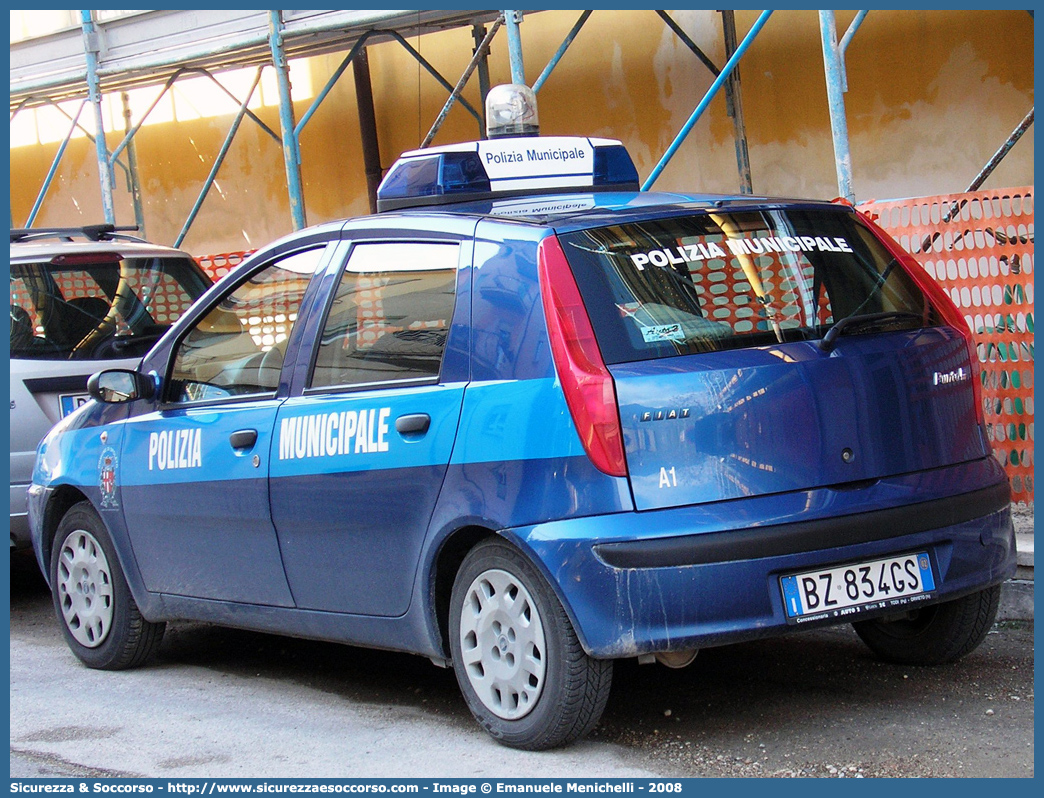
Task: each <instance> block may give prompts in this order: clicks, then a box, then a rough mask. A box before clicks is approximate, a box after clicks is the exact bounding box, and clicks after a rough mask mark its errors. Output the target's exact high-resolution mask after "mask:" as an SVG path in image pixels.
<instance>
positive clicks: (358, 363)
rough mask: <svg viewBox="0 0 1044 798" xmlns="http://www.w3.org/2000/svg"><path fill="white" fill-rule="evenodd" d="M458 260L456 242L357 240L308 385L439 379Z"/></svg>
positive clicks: (320, 343)
mask: <svg viewBox="0 0 1044 798" xmlns="http://www.w3.org/2000/svg"><path fill="white" fill-rule="evenodd" d="M458 258H459V246H458V245H457V244H434V243H413V242H411V243H374V244H357V245H356V246H355V247H354V248H353V249H352V252H351V255H350V257H349V259H348V263H347V264H346V265H345V269H344V272H343V273H342V274H341V280H340V283H339V284H338V286H337V292H336V294H335V295H334V297H333V302H332V304H331V307H330V311H329V314H328V315H327V319H326V324H325V325H324V327H323V332H322V337H321V338H320V341H319V347H318V353H317V355H316V362H315V368H314V371H313V373H312V379H311V383H310V385H309V387H311V388H327V387H337V386H360V385H379V384H382V383H389V382H395V383H400V382H403V381H409V382H415V381H433V380H436V379H438V376H439V371H440V369H441V367H442V354H443V351H444V350H445V348H446V339H447V337H448V335H449V328H450V322H451V320H452V318H453V305H454V299H455V295H456V281H457V262H458Z"/></svg>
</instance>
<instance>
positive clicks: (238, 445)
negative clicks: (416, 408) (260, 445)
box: [228, 429, 257, 449]
mask: <svg viewBox="0 0 1044 798" xmlns="http://www.w3.org/2000/svg"><path fill="white" fill-rule="evenodd" d="M228 442H229V443H231V444H232V448H233V449H249V448H250V447H251V446H253V445H254V444H255V443H257V430H256V429H241V430H236V431H235V432H233V433H232V434H231V435H229V436H228Z"/></svg>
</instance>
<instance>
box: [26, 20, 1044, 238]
mask: <svg viewBox="0 0 1044 798" xmlns="http://www.w3.org/2000/svg"><path fill="white" fill-rule="evenodd" d="M526 13H534V12H526ZM592 13H593V12H592V11H584V12H583V13H582V14H581V15H580V17H579V19H578V20H577V21H576V23H575V24H574V25H573V26H572V28H571V29H570V30H569V32H568V33H567V34H566V36H565V38H564V40H563V41H562V44H561V45H560V47H559V48H558V50H557V51H556V52H555V54H554V55H553V56H552V57H551V59H550V61H549V62H548V63H547V65H546V66H545V67H544V68H543V70H542V71H541V72H540V74H539V77H538V78H537V79H536V81H535V82H534V83H533V85H532V88H533V90H534V92H539V91H540V90H541V89H542V88H543V87H544V86H545V84H546V83H547V81H548V79H549V78H550V77H551V75H552V73H553V71H554V69H555V68H556V67H557V66H558V64H559V63H560V61H561V60H562V58H563V57H564V56H565V55H566V53H567V51H568V49H569V47H570V45H571V44H572V43H573V41H574V40H575V39H576V38H577V36H578V35H580V34H581V31H582V28H583V27H584V25H585V23H586V22H587V20H588V19H589V18H590V16H591V15H592ZM650 13H656V14H657V15H659V17H660V18H661V20H662V21H663V23H664V24H665V25H666V26H667V27H668V28H669V29H670V30H671V31H672V32H673V33H674V34H675V35H676V36H677V37H678V38H679V40H680V41H681V42H682V43H683V44H684V45H685V46H686V47H687V48H688V49H689V50H690V51H692V53H693V54H694V56H695V57H696V58H697V60H699V61H700V62H701V64H702V65H703V66H704V67H706V68H707V69H708V70H709V71H710V72H711V74H713V75H714V81H713V83H712V84H711V86H710V88H709V90H708V91H707V93H706V94H705V96H704V97H703V99H702V100H700V102H699V103H698V104H697V106H696V108H695V109H694V110H693V112H692V115H691V116H690V117H689V119H688V120H687V121H686V123H685V124H684V125H683V126H682V129H681V130H680V131H679V133H678V135H677V136H676V138H675V139H674V141H673V142H672V143H671V145H670V146H669V147H668V148H667V150H666V151H665V152H664V154H663V156H662V157H661V158H660V160H659V162H658V163H657V165H656V167H655V168H654V169H653V171H652V173H651V174H650V175H649V177H648V178H647V179H646V180H645V182H644V184H643V186H642V189H643V190H648V189H650V188H651V187H652V185H653V183H654V182H655V181H656V180H657V178H658V177H659V176H660V174H661V173H662V172H663V170H664V168H665V167H666V166H667V164H668V162H669V161H670V160H671V158H672V157H673V156H674V154H675V153H676V152H677V151H678V149H679V148H680V147H681V146H682V145H683V143H684V141H685V139H686V137H687V136H688V135H689V133H690V132H691V130H692V129H693V127H694V126H695V124H696V123H697V122H698V121H699V119H700V118H701V116H702V115H703V113H704V112H705V111H706V109H707V108H708V107H709V105H710V102H711V101H712V100H713V99H714V98H715V97H716V96H717V94H718V93H719V91H721V90H722V89H724V90H725V99H726V106H727V112H728V115H729V116H730V117H731V118H732V119H733V126H734V135H735V142H736V162H737V173H738V181H737V182H738V185H739V190H740V191H741V192H744V193H751V192H752V190H753V188H752V183H753V181H752V177H751V169H750V161H749V158H748V154H747V138H746V130H745V126H744V120H743V110H742V99H741V85H740V80H739V72H738V69H737V66H738V64H739V62H740V60H741V59H742V58H743V56H744V54H745V53H746V52H747V51H748V50H749V49H750V47H751V45H752V44H753V43H754V41H755V39H756V38H757V36H758V34H759V33H760V32H761V30H762V28H763V27H764V26H765V24H766V23H767V22H768V21H769V18H770V16H771V14H772V12H771V11H764V12H762V13H761V15H760V16H759V17H758V18H757V21H756V22H755V23H754V24H753V26H752V27H751V28H750V30H749V31H747V33H746V34H745V35H744V37H743V39H742V41H740V42H739V43H738V44H737V41H736V39H737V36H736V28H735V16H734V13H733V12H731V11H722V12H721V15H722V36H723V40H724V45H725V53H726V57H727V59H728V60H727V62H726V63H725V65H724V66H723V67H721V68H720V69H719V68H718V67H717V65H715V64H714V62H713V61H712V60H711V59H710V58H709V57H708V56H707V55H706V54H705V53H704V52H703V51H702V50H701V49H700V48H699V47H698V46H697V45H696V44H695V43H694V42H693V41H692V39H691V38H690V37H689V36H688V35H687V34H686V33H685V31H684V30H683V29H682V28H681V27H680V26H679V25H678V24H677V23H676V22H675V21H674V20H673V19H672V18H671V17H670V16H669V15H668V14H667V13H666V12H664V11H656V12H650ZM819 14H820V30H821V34H822V40H823V60H824V72H825V75H826V84H827V94H828V100H829V109H830V120H831V130H832V133H833V140H834V150H835V162H836V164H837V180H838V193H839V195H840V196H842V197H845V198H847V199H848V200H849V201H853V200H854V198H855V192H854V190H853V187H852V167H851V154H850V151H849V143H848V132H847V123H846V119H845V107H844V92H845V91H846V90H847V81H846V75H845V67H844V56H845V51H846V49H847V47H848V45H849V43H850V42H851V41H852V38H853V36H854V35H855V33H856V31H857V30H858V29H859V26H860V25H861V24H862V22H863V20H864V19H865V17H866V15H867V12H866V11H860V12H859V13H858V15H857V16H856V18H855V20H854V21H853V23H852V25H851V26H850V27H849V29H848V31H847V32H846V33H845V35H844V36H843V37H842V39H841V41H840V42H838V40H837V35H836V29H835V20H834V12H832V11H820V12H819ZM80 15H81V27H80V29H79V30H75V29H70V30H67V31H63V32H60V33H59V34H56V35H50V36H48V37H44V38H42V39H34V40H28V41H26V42H17V43H13V44H12V45H11V119H12V121H13V120H14V118H15V116H16V115H17V114H18V113H19V112H21V111H22V110H24V109H26V108H31V107H35V106H40V105H43V104H51V105H57V103H58V102H59V101H61V100H68V99H74V98H75V99H80V100H81V105H80V108H79V110H78V111H77V113H76V115H75V116H70V117H69V119H70V122H71V124H70V128H69V132H68V135H67V136H66V137H65V139H64V140H63V141H62V142H61V144H60V146H59V148H58V152H57V154H56V156H55V158H54V161H53V163H52V165H51V168H50V170H49V172H48V173H47V175H46V177H45V178H44V182H43V186H42V187H41V189H40V192H39V194H38V196H37V199H36V202H35V203H34V205H33V208H32V211H31V212H30V214H29V218H28V220H27V221H26V223H25V226H26V227H30V226H32V224H33V223H34V221H35V220H36V218H37V215H38V214H39V211H40V207H41V206H42V204H43V201H44V198H45V196H46V194H47V192H48V189H49V188H50V186H51V184H52V182H53V180H54V177H55V174H56V173H57V170H58V165H59V163H60V161H61V159H62V157H63V155H64V154H65V152H66V149H67V147H68V144H69V141H70V139H71V138H72V137H73V135H74V134H75V132H76V131H77V130H78V129H79V130H82V129H83V128H82V127H81V126H80V125H79V118H80V115H81V113H82V111H83V110H84V107H85V105H90V106H91V109H92V112H93V114H94V118H95V130H96V131H103V130H104V127H103V122H102V96H103V92H106V93H110V94H111V93H114V92H125V91H126V90H127V89H129V88H132V87H138V86H144V85H162V86H163V88H162V90H161V92H160V97H162V96H163V94H164V93H166V92H167V91H168V90H169V89H170V88H171V87H172V86H173V85H174V83H175V81H177V80H178V79H179V78H181V77H184V76H186V75H193V76H201V75H202V76H205V77H207V78H209V79H211V80H213V81H214V82H215V83H217V84H218V86H220V87H221V89H222V91H224V92H225V93H226V94H228V95H229V97H231V98H232V99H233V100H234V101H235V102H236V103H237V105H238V112H237V113H236V115H235V117H234V119H233V122H232V124H231V126H230V128H229V130H228V133H227V135H226V137H225V140H224V142H223V144H222V146H221V148H220V151H219V153H218V155H217V156H216V158H215V160H214V163H213V165H212V168H211V170H210V173H209V175H208V176H207V178H206V180H205V181H204V183H203V186H202V187H201V190H200V193H199V196H198V198H197V200H196V202H195V204H194V205H193V208H192V210H191V211H190V213H189V215H188V218H187V219H186V221H185V223H184V225H183V227H182V229H181V232H180V233H179V235H178V237H177V240H176V241H175V245H176V246H177V245H180V244H181V243H182V241H183V240H184V239H185V236H186V235H187V233H188V231H189V229H190V228H191V226H192V224H193V222H194V221H195V220H196V218H197V217H198V215H199V212H200V210H201V207H202V205H203V202H204V200H205V199H206V197H207V194H208V192H209V191H210V189H211V187H212V186H213V184H214V181H215V179H216V177H217V174H218V171H219V169H220V168H221V165H222V163H223V161H224V159H225V156H226V155H227V153H228V151H229V148H230V146H231V144H232V141H233V139H234V138H235V136H236V134H237V132H238V131H239V129H240V127H241V123H242V122H243V120H244V119H250V120H251V121H252V122H254V123H255V124H258V125H259V126H260V127H261V128H262V130H263V131H264V132H265V133H266V134H268V135H269V136H271V137H272V138H273V139H274V140H275V141H277V142H278V143H279V145H280V147H281V149H282V153H283V161H284V165H285V170H286V183H287V194H288V199H289V207H290V213H291V217H292V222H293V226H294V229H299V228H301V227H304V226H305V225H306V224H307V213H306V206H305V200H304V195H303V189H302V182H301V147H300V136H301V131H302V130H303V129H304V127H305V126H306V125H307V124H308V122H309V121H310V120H311V119H312V117H313V115H314V113H315V111H316V110H317V109H318V107H319V106H320V105H321V104H322V103H323V102H324V100H325V99H326V98H327V97H328V96H329V94H330V91H331V89H332V88H333V87H334V85H335V84H336V83H337V81H338V80H339V79H340V78H341V77H342V76H343V74H344V72H345V71H346V70H347V68H348V67H349V66H352V67H353V74H354V78H355V86H356V97H357V102H358V106H359V117H360V127H361V131H362V139H363V141H362V150H363V165H364V167H365V172H366V178H367V187H368V191H369V194H370V200H371V207H373V199H374V195H375V191H376V186H377V183H378V182H379V180H380V171H381V165H380V155H379V142H378V141H377V129H376V124H375V121H374V112H373V97H372V88H371V86H370V80H369V67H368V62H367V57H366V53H367V47H368V46H369V45H373V44H377V43H381V42H397V43H398V44H399V45H400V46H401V47H402V48H404V49H405V50H406V52H408V53H409V54H410V55H411V56H412V57H413V58H414V59H416V61H417V62H418V64H419V65H420V66H421V67H423V68H424V70H425V71H426V72H427V73H428V74H429V75H430V76H431V78H432V79H434V80H435V81H436V82H438V83H439V84H440V85H441V86H442V87H443V88H444V89H445V90H446V91H447V92H448V99H447V100H446V103H445V104H444V106H443V108H442V110H441V111H440V112H439V114H438V115H437V116H436V118H435V120H434V122H433V124H432V126H431V128H430V130H429V132H428V134H427V135H426V136H425V138H424V140H423V142H422V143H421V145H420V146H421V147H427V146H429V145H430V144H431V143H432V141H433V140H434V138H435V136H436V135H437V133H438V131H439V129H440V128H441V126H442V124H443V122H444V121H445V120H446V118H447V115H448V114H449V112H450V110H451V109H452V108H453V107H454V106H455V105H458V104H459V105H460V106H461V107H462V108H464V109H465V110H466V111H467V112H468V113H469V114H471V115H472V116H473V117H474V118H475V120H476V122H477V124H478V135H479V137H481V136H482V135H483V134H484V118H483V110H482V109H481V108H478V109H477V108H475V107H474V106H473V105H472V104H471V103H469V102H468V101H467V100H466V99H465V98H464V97H463V91H464V89H465V87H466V86H467V85H468V83H469V81H470V79H471V77H472V75H473V74H474V73H475V72H477V73H478V75H479V87H480V94H481V96H482V98H483V99H484V98H485V94H486V92H487V91H488V89H489V68H488V62H487V59H488V55H489V48H490V43H491V42H492V41H493V39H494V37H495V36H497V35H498V33H499V32H500V31H501V30H503V31H504V35H505V36H506V38H507V53H508V58H509V63H510V69H511V79H512V81H514V82H516V83H525V72H524V69H523V47H522V40H521V32H520V31H521V25H522V24H523V19H524V14H523V12H521V11H516V10H504V11H495V10H486V11H468V10H454V11H346V10H341V11H269V12H261V11H208V10H193V11H147V12H140V13H135V14H131V15H129V16H126V17H121V18H117V19H112V20H105V21H99V20H98V19H97V18H96V15H95V13H94V12H91V11H81V12H80ZM487 25H489V27H488V28H487V27H486V26H487ZM461 27H470V28H471V29H472V34H473V39H474V42H475V47H474V50H473V52H472V57H471V59H470V61H469V62H468V64H467V66H466V67H465V69H464V71H463V73H462V75H461V77H460V79H459V80H458V81H457V82H456V84H453V83H450V82H449V81H448V80H447V79H446V78H445V77H444V76H443V75H442V74H440V73H439V72H438V70H437V69H435V67H434V66H433V65H432V64H431V63H429V62H428V61H427V60H426V59H425V58H424V57H423V56H422V55H421V54H420V52H418V51H417V49H416V48H414V47H413V46H412V45H411V44H410V43H409V41H407V37H409V36H419V35H422V34H425V33H430V32H435V31H441V30H447V29H453V28H461ZM346 50H347V55H346V56H345V57H344V59H343V60H342V61H341V63H340V65H339V66H338V68H337V69H336V70H335V71H334V72H333V74H332V75H331V76H330V78H329V80H328V81H327V83H326V85H325V86H324V87H323V88H322V90H321V91H320V92H319V93H318V94H317V95H316V97H315V99H314V100H313V101H312V103H311V105H310V107H309V108H308V109H307V110H306V111H305V113H304V114H303V115H302V116H301V119H300V120H299V121H298V120H296V119H295V115H294V106H293V103H292V102H291V98H290V85H289V77H288V62H289V60H290V59H291V58H301V57H306V56H315V55H322V54H328V53H334V52H344V51H346ZM249 66H253V67H255V68H256V75H255V78H254V81H253V84H252V86H251V88H250V90H249V92H248V93H247V96H246V97H243V98H236V97H234V96H233V95H232V94H231V93H230V92H229V91H228V90H227V89H226V88H225V87H224V86H223V85H222V84H221V83H220V82H219V81H218V80H217V79H216V78H215V77H214V73H215V72H218V71H220V70H225V69H229V68H233V67H249ZM265 69H273V70H274V71H275V74H276V77H277V85H278V88H279V123H280V124H279V127H280V130H279V132H278V133H277V132H276V131H274V130H272V128H270V127H269V126H268V125H266V124H265V123H264V122H263V121H262V120H261V119H260V118H259V117H258V116H257V115H256V114H254V113H253V112H252V111H250V110H249V107H248V106H249V103H250V100H251V97H252V96H253V94H254V91H255V90H256V87H257V85H258V83H259V81H260V80H261V76H262V72H263V70H265ZM160 97H157V99H156V101H155V102H154V103H153V105H152V106H151V107H150V108H149V109H148V111H146V113H145V115H144V116H143V117H142V119H139V120H137V123H136V124H135V125H134V126H131V123H130V118H129V116H130V112H129V110H128V109H127V107H126V101H125V102H124V109H125V110H124V116H125V120H126V133H125V136H124V138H123V139H122V141H121V142H120V143H119V145H118V146H116V147H115V149H114V150H113V151H112V152H111V153H110V152H109V151H108V146H107V142H106V137H105V135H104V134H100V135H95V136H92V137H91V138H92V139H93V142H94V144H95V148H96V153H97V163H98V176H99V184H100V187H101V195H102V207H103V211H104V214H105V221H106V222H109V223H113V224H114V223H115V222H116V219H115V210H114V201H113V187H114V168H115V167H119V168H121V169H122V170H123V171H124V172H125V173H126V174H127V181H128V186H129V188H130V190H131V193H132V196H133V198H134V200H135V216H136V221H137V223H138V225H139V228H141V229H142V232H144V219H143V218H142V213H141V202H140V190H139V189H138V179H137V164H136V157H135V154H134V149H133V141H134V137H135V135H136V134H137V133H138V131H139V130H140V129H141V127H142V124H143V123H144V122H145V119H146V118H147V117H148V115H149V114H150V113H151V112H152V111H153V110H154V109H155V107H156V105H157V104H158V103H159V99H160ZM63 113H64V111H63ZM1027 120H1029V121H1026V120H1024V123H1023V125H1021V126H1020V128H1021V130H1022V131H1024V130H1025V129H1026V127H1028V125H1029V124H1030V122H1031V121H1032V111H1031V112H1030V115H1029V116H1028V117H1027ZM84 132H86V131H84ZM1016 133H1017V134H1018V135H1021V132H1020V130H1019V129H1017V130H1016ZM1016 133H1013V134H1012V135H1013V137H1014V139H1009V142H1008V143H1007V144H1006V145H1005V146H1004V147H1002V148H1001V150H1000V151H998V154H997V156H995V161H991V164H992V166H995V165H996V161H999V158H1002V157H1003V155H1004V154H1005V153H1006V152H1007V151H1008V150H1009V149H1010V148H1011V145H1013V144H1014V141H1015V140H1017V136H1016ZM124 153H126V156H127V163H126V164H124V163H123V162H122V161H120V160H119V156H120V155H121V154H124ZM992 166H990V168H992ZM12 224H13V219H12Z"/></svg>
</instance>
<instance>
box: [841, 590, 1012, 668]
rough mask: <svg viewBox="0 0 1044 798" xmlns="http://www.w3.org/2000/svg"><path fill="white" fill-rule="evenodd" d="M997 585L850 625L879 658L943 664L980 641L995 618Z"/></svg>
mask: <svg viewBox="0 0 1044 798" xmlns="http://www.w3.org/2000/svg"><path fill="white" fill-rule="evenodd" d="M1000 591H1001V588H1000V585H995V586H993V587H989V588H986V589H985V590H980V591H979V592H977V593H972V594H970V595H967V596H964V597H962V598H959V599H954V600H953V601H947V602H944V603H942V604H935V605H933V606H930V607H924V608H923V609H918V610H914V611H913V612H910V613H904V614H903V615H902V616H893V617H885V618H875V619H873V620H869V621H858V622H856V623H853V624H852V627H853V628H854V629H855V631H856V634H858V635H859V637H860V638H862V640H863V642H864V643H866V644H867V645H868V646H869V647H870V649H871V651H873V652H874V653H875V654H877V656H879V657H881V659H884V660H887V661H888V662H895V663H898V664H901V665H943V664H945V663H947V662H953V661H954V660H957V659H960V658H961V657H963V656H964V655H965V654H968V653H969V652H971V651H973V650H974V649H975V648H976V647H977V646H978V645H979V643H981V642H982V641H983V640H984V639H985V637H986V635H987V633H988V632H989V631H990V627H992V626H993V622H994V620H996V618H997V608H998V606H1000Z"/></svg>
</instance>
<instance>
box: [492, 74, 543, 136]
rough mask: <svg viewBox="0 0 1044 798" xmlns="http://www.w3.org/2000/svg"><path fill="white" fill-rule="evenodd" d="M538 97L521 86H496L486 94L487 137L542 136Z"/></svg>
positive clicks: (517, 84) (518, 84)
mask: <svg viewBox="0 0 1044 798" xmlns="http://www.w3.org/2000/svg"><path fill="white" fill-rule="evenodd" d="M539 135H540V118H539V117H538V116H537V104H536V94H535V93H534V92H533V90H532V89H531V88H529V86H525V85H523V84H521V83H505V84H502V85H500V86H494V87H493V88H492V89H490V90H489V93H488V94H487V95H486V137H487V138H491V139H502V138H507V137H509V136H539Z"/></svg>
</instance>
